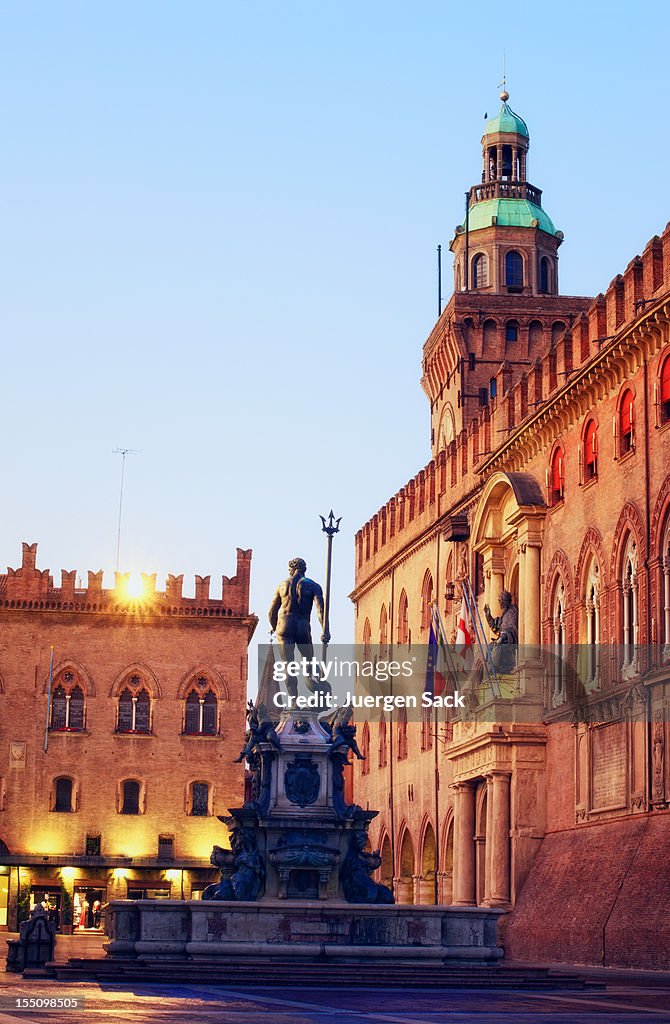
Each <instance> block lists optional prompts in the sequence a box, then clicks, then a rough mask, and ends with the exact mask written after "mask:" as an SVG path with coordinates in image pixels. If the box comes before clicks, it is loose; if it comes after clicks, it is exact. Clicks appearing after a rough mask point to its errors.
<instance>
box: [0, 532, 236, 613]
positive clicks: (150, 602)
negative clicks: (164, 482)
mask: <svg viewBox="0 0 670 1024" xmlns="http://www.w3.org/2000/svg"><path fill="white" fill-rule="evenodd" d="M22 547H23V556H22V561H21V568H20V569H12V568H11V567H8V569H7V572H6V573H5V574H2V575H0V609H3V608H9V609H20V610H26V609H27V610H30V609H32V610H44V611H69V612H88V613H101V612H102V613H105V614H122V615H125V614H128V613H138V614H144V615H181V616H184V615H189V616H190V615H193V616H199V617H208V618H209V617H216V618H218V617H221V618H223V617H226V618H229V617H238V618H239V617H244V616H247V615H248V614H249V581H250V576H251V555H252V552H251V549H249V550H243V549H242V548H237V571H236V573H235V575H234V576H232V577H229V576H223V577H222V580H221V597H220V598H212V597H210V593H209V591H210V582H211V577H210V576H196V577H195V597H192V598H190V597H184V596H183V595H182V588H183V584H184V577H183V574H182V575H179V576H175V575H173V574H172V573H170V574H169V575H168V577H167V580H166V583H165V590H164V591H159V590H156V573H150V574H149V573H140V574H139V577H137V578H135V577H133V574H131V573H120V572H117V573H115V580H114V586H113V587H111V588H103V585H102V583H103V573H102V571H99V572H91V571H89V572H88V585H87V586H86V587H78V586H77V571H76V569H71V570H67V569H63V570H61V584H60V586H59V587H56V586H54V581H53V576H52V575H51V571H50V570H49V569H38V568H37V544H27V543H25V541H24V543H23V546H22Z"/></svg>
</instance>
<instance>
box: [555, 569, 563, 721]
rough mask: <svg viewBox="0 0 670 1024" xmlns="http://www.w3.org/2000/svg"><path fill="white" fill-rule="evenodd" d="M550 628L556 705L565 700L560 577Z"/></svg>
mask: <svg viewBox="0 0 670 1024" xmlns="http://www.w3.org/2000/svg"><path fill="white" fill-rule="evenodd" d="M552 628H553V632H554V657H555V660H554V665H555V669H554V695H553V705H554V707H557V706H558V705H559V704H562V703H563V701H564V700H565V662H564V660H563V659H564V655H565V644H566V630H565V585H564V584H563V580H562V579H561V578H560V576H559V578H558V579H557V581H556V586H555V588H554V600H553V608H552Z"/></svg>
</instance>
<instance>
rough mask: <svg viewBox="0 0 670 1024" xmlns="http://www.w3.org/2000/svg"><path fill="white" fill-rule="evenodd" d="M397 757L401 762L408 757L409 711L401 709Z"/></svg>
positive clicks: (399, 712) (399, 711) (399, 713)
mask: <svg viewBox="0 0 670 1024" xmlns="http://www.w3.org/2000/svg"><path fill="white" fill-rule="evenodd" d="M397 740H398V743H397V757H398V760H399V761H404V760H405V758H406V757H407V709H406V708H400V709H399V710H398V727H397Z"/></svg>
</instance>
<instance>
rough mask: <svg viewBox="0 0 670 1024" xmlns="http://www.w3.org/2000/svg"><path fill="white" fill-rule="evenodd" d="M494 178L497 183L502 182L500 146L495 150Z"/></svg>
mask: <svg viewBox="0 0 670 1024" xmlns="http://www.w3.org/2000/svg"><path fill="white" fill-rule="evenodd" d="M496 177H497V179H498V181H502V146H498V147H497V149H496Z"/></svg>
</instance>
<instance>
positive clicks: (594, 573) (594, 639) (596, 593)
mask: <svg viewBox="0 0 670 1024" xmlns="http://www.w3.org/2000/svg"><path fill="white" fill-rule="evenodd" d="M585 596H586V656H587V657H586V677H587V680H588V682H590V683H594V682H595V683H597V678H598V654H599V652H598V645H599V643H600V566H599V565H598V562H597V561H596V560H595V558H593V559H592V560H591V564H590V566H589V571H588V573H587V576H586V595H585Z"/></svg>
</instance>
